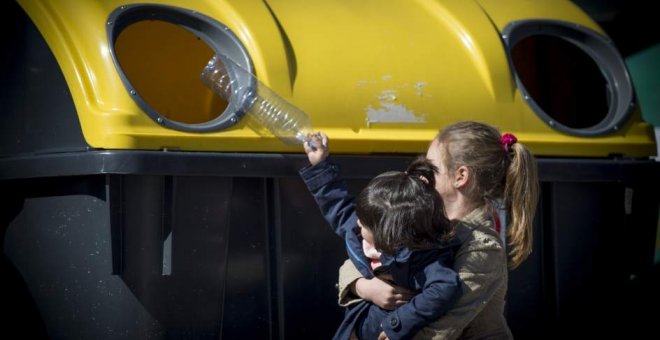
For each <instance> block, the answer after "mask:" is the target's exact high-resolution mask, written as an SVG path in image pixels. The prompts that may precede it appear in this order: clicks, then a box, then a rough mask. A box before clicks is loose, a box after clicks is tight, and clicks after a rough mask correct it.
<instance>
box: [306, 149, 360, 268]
mask: <svg viewBox="0 0 660 340" xmlns="http://www.w3.org/2000/svg"><path fill="white" fill-rule="evenodd" d="M300 177H301V178H302V179H303V181H304V182H305V185H307V189H309V192H310V193H311V194H312V196H313V197H314V200H315V201H316V204H317V205H318V206H319V208H320V209H321V213H322V214H323V217H324V218H325V220H326V221H328V223H329V224H330V226H332V228H333V230H334V231H335V233H336V234H337V235H339V236H340V237H342V238H343V239H344V241H345V243H346V251H347V252H348V257H349V258H350V259H351V261H353V263H354V264H355V266H356V267H357V269H358V270H359V271H360V273H361V274H362V275H363V276H364V277H366V278H371V277H373V274H372V272H371V266H370V265H369V260H368V259H367V257H366V256H365V255H364V252H363V251H362V240H361V238H360V237H359V236H358V235H359V234H360V227H358V225H357V216H356V215H355V204H354V198H353V196H352V195H350V193H349V192H348V188H347V187H346V182H345V181H344V180H343V178H341V176H340V168H339V166H338V165H337V164H334V163H332V162H331V161H329V160H328V159H327V158H326V159H325V160H323V161H321V162H320V163H319V164H317V165H315V166H308V167H305V168H303V169H301V170H300Z"/></svg>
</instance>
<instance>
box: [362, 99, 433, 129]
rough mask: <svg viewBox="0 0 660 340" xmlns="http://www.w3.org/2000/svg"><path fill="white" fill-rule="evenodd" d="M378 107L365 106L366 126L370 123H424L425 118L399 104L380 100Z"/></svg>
mask: <svg viewBox="0 0 660 340" xmlns="http://www.w3.org/2000/svg"><path fill="white" fill-rule="evenodd" d="M380 106H381V107H380V108H374V107H373V106H371V105H369V106H368V107H367V126H371V123H424V122H425V121H426V118H425V117H424V116H418V115H416V114H415V113H414V112H413V111H411V110H409V109H408V108H406V107H405V106H403V105H401V104H394V103H387V102H380Z"/></svg>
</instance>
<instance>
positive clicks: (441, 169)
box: [426, 139, 456, 201]
mask: <svg viewBox="0 0 660 340" xmlns="http://www.w3.org/2000/svg"><path fill="white" fill-rule="evenodd" d="M444 152H445V151H444V147H442V145H441V144H440V142H438V140H437V139H434V140H433V142H431V145H430V146H429V149H428V151H427V152H426V158H427V159H428V160H430V161H431V163H433V165H435V166H436V167H438V173H436V174H435V190H436V191H437V192H438V193H439V194H440V197H442V199H443V200H444V201H447V200H452V199H453V196H454V195H455V193H456V189H455V188H454V187H453V185H452V184H453V178H451V177H450V176H449V171H448V170H447V167H446V166H445V165H444V162H443V159H444Z"/></svg>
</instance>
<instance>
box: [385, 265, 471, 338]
mask: <svg viewBox="0 0 660 340" xmlns="http://www.w3.org/2000/svg"><path fill="white" fill-rule="evenodd" d="M449 256H451V255H448V254H447V255H446V256H441V257H440V258H439V259H438V260H437V261H434V262H432V263H431V264H429V265H427V266H426V267H424V270H423V271H420V272H419V273H416V274H415V278H414V280H416V281H417V283H418V284H420V285H421V287H422V291H421V293H419V294H417V295H416V296H415V297H413V298H412V299H411V300H410V301H409V302H408V303H406V304H405V305H402V306H400V307H399V308H397V309H396V310H394V311H393V312H392V313H390V314H389V315H388V316H387V317H386V318H385V319H384V320H383V321H382V324H381V325H382V327H383V330H384V331H385V333H386V334H387V337H388V338H389V339H391V340H394V339H412V338H413V337H414V336H415V334H417V332H419V331H420V330H421V329H422V328H424V327H425V326H427V325H429V324H430V323H432V322H434V321H436V320H438V319H439V318H440V317H441V316H443V315H444V314H445V313H447V311H448V310H449V309H451V307H452V306H453V305H454V304H455V303H456V301H458V298H459V297H460V296H461V293H462V291H461V285H460V280H459V277H458V274H457V273H456V272H455V271H454V270H452V269H451V268H449V267H448V266H446V265H445V263H447V262H446V261H445V260H446V259H447V257H449Z"/></svg>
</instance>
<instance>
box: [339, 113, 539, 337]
mask: <svg viewBox="0 0 660 340" xmlns="http://www.w3.org/2000/svg"><path fill="white" fill-rule="evenodd" d="M426 157H427V158H428V159H429V160H431V162H432V163H433V164H434V165H435V166H436V167H438V169H439V172H438V174H437V175H436V181H435V182H436V190H437V191H438V193H440V196H441V197H442V200H443V202H444V206H445V211H446V213H447V216H448V217H449V218H450V219H452V220H457V221H459V222H458V223H457V225H456V230H455V232H456V237H458V239H459V240H460V242H461V247H460V248H459V250H458V252H457V254H456V259H455V263H454V266H453V267H454V270H456V272H458V274H459V277H460V278H461V281H462V282H463V295H462V296H461V298H460V299H459V300H458V302H457V303H456V304H455V305H454V307H453V308H451V309H450V310H449V312H448V313H447V314H446V315H445V316H443V317H441V318H440V319H439V320H437V321H436V322H434V323H432V324H431V325H430V326H428V327H426V328H425V329H423V330H422V331H420V332H419V333H418V334H417V336H416V337H415V338H416V339H456V338H459V337H460V338H464V339H470V338H492V339H510V338H512V335H511V331H510V330H509V327H508V325H507V323H506V319H505V318H504V304H505V297H506V290H507V280H508V268H507V267H510V268H511V269H513V268H516V267H517V266H518V265H520V263H522V262H523V261H524V260H525V259H526V258H527V256H528V255H529V254H530V253H531V251H532V222H533V219H534V213H535V211H536V204H537V202H538V191H539V189H538V176H537V169H536V162H535V160H534V158H533V156H532V154H531V153H530V152H529V151H528V149H527V148H526V147H525V146H524V145H522V144H521V143H518V142H517V140H516V138H515V137H514V136H513V135H511V134H504V135H500V133H499V132H498V131H497V129H495V128H494V127H492V126H489V125H486V124H482V123H477V122H460V123H456V124H453V125H450V126H448V127H446V128H445V129H443V130H441V131H440V133H439V134H438V136H437V137H436V138H435V139H434V140H433V141H432V142H431V145H430V146H429V149H428V151H427V154H426ZM498 202H501V203H502V204H503V208H504V211H505V212H506V220H507V221H508V222H509V223H508V225H506V224H505V223H501V222H502V221H500V219H499V218H498V214H497V212H496V211H497V209H498V208H499V205H501V204H498ZM504 225H506V245H507V246H508V248H509V251H508V253H509V256H510V258H509V259H508V261H507V255H506V253H507V252H506V250H505V248H506V246H505V243H504V242H503V241H502V238H501V237H500V235H499V232H498V229H499V228H500V226H504ZM507 262H508V264H509V265H508V266H507ZM339 290H340V291H339V300H340V304H341V305H345V306H349V308H350V305H352V304H353V303H355V302H356V301H359V300H360V299H361V298H362V299H365V300H368V301H371V302H373V303H375V304H377V305H379V306H381V307H382V308H387V309H392V308H394V307H396V306H398V305H400V304H402V303H405V301H406V300H407V299H408V298H409V297H410V292H407V291H405V290H404V289H401V288H399V287H394V286H390V285H388V284H387V283H385V282H384V281H382V280H380V279H378V278H374V279H371V280H367V279H365V278H362V277H361V276H360V275H359V272H357V271H356V270H355V267H354V266H352V264H351V263H350V262H346V263H344V265H343V266H342V267H341V268H340V273H339Z"/></svg>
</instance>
